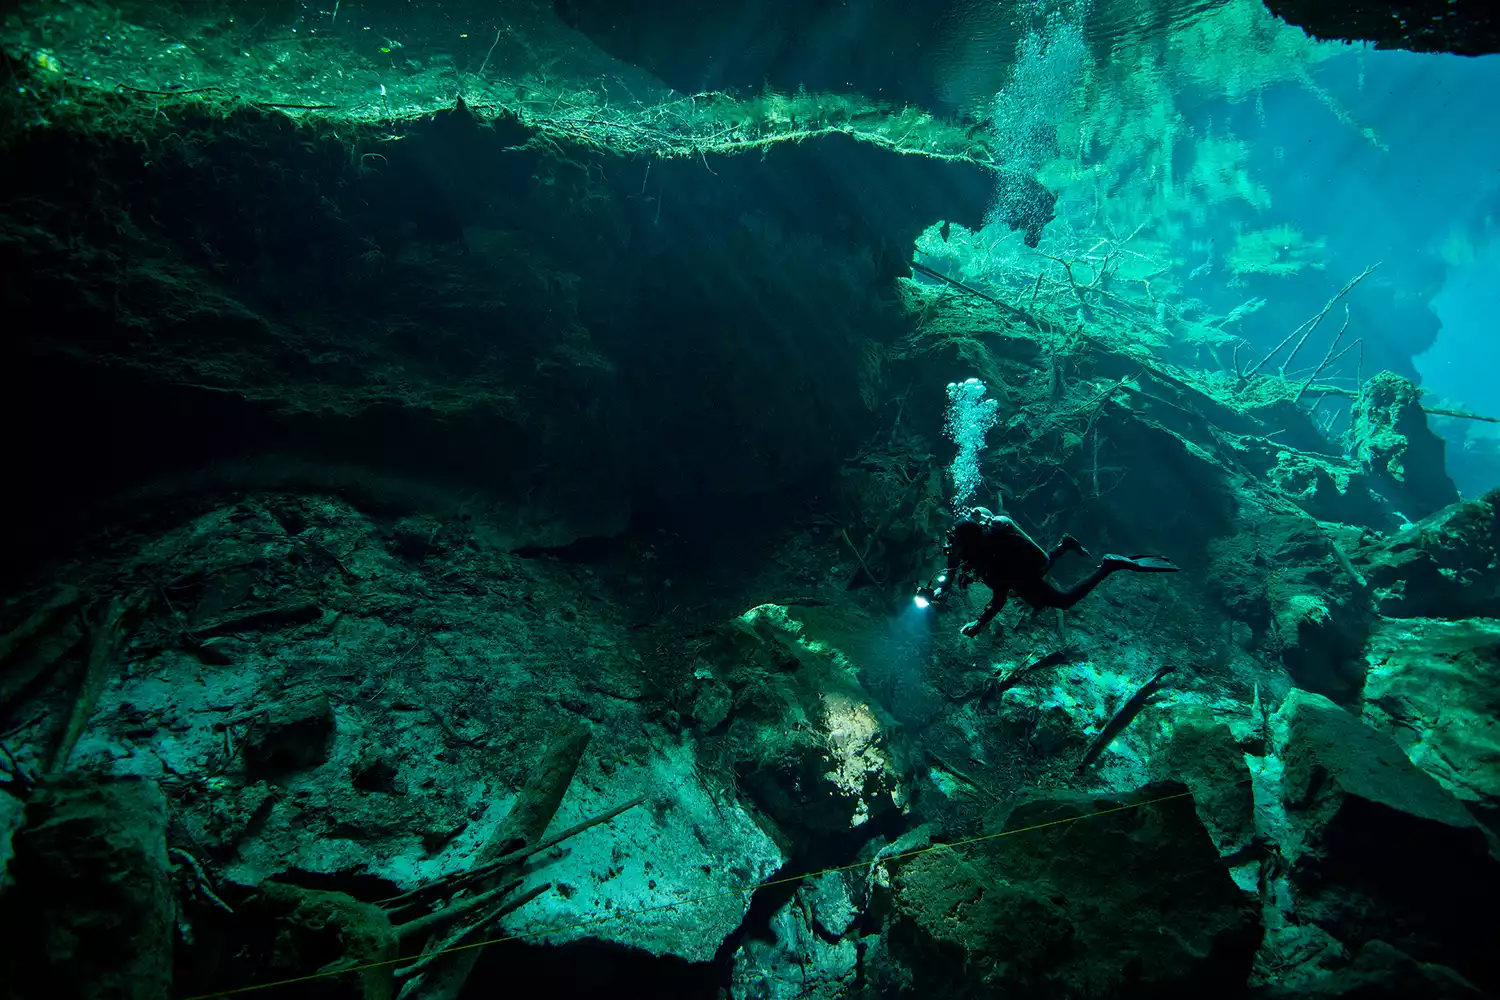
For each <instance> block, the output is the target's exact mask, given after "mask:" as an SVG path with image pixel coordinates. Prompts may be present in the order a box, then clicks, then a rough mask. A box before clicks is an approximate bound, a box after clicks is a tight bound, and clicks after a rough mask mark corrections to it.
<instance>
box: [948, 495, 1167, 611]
mask: <svg viewBox="0 0 1500 1000" xmlns="http://www.w3.org/2000/svg"><path fill="white" fill-rule="evenodd" d="M948 538H949V541H948V547H947V548H948V574H949V577H950V578H951V579H954V580H960V579H962V577H961V575H960V574H963V573H964V572H965V571H967V572H968V573H971V574H972V575H973V576H975V577H977V578H978V579H979V581H980V582H981V583H983V584H984V585H985V586H986V587H989V588H990V591H991V596H990V603H989V604H988V605H986V606H985V609H984V611H983V613H981V614H980V616H979V619H978V620H977V621H972V622H970V623H969V624H967V625H965V626H964V629H963V631H964V634H965V635H975V634H976V633H978V632H979V630H980V629H982V628H984V627H985V626H986V625H988V624H989V623H990V620H991V619H993V618H994V617H995V616H996V615H998V614H999V613H1000V611H1001V609H1002V608H1004V607H1005V601H1006V598H1007V597H1008V596H1009V595H1010V594H1012V593H1013V594H1015V595H1016V596H1017V597H1019V598H1020V599H1021V600H1023V601H1025V602H1026V603H1027V604H1029V605H1030V606H1031V607H1033V608H1071V607H1072V606H1073V605H1075V604H1077V603H1078V602H1079V601H1080V600H1082V599H1083V597H1084V596H1085V595H1086V594H1088V592H1089V591H1091V590H1093V589H1094V588H1095V587H1097V586H1099V584H1100V583H1102V582H1103V581H1104V578H1105V577H1107V576H1109V575H1110V574H1111V573H1115V572H1118V571H1120V570H1133V571H1135V572H1137V573H1175V572H1176V571H1177V567H1176V566H1174V565H1172V563H1171V562H1170V561H1168V560H1166V559H1163V558H1161V557H1159V556H1117V555H1107V556H1105V557H1104V559H1103V561H1102V562H1100V564H1099V566H1098V567H1097V568H1096V569H1095V570H1094V571H1093V572H1092V573H1090V574H1089V575H1088V576H1087V577H1085V578H1084V579H1083V580H1081V581H1080V582H1078V583H1076V584H1074V585H1073V586H1071V587H1068V588H1067V589H1065V590H1063V589H1059V588H1057V587H1055V586H1053V585H1052V584H1051V583H1048V582H1047V579H1046V577H1047V573H1048V572H1049V571H1050V570H1051V569H1052V567H1053V565H1054V564H1055V563H1056V562H1057V560H1058V559H1059V558H1060V557H1061V556H1062V555H1063V553H1065V552H1069V551H1072V552H1077V553H1079V554H1080V555H1088V550H1087V549H1085V548H1084V547H1083V545H1082V544H1080V543H1079V541H1078V539H1076V538H1074V537H1073V536H1072V535H1064V536H1063V538H1062V541H1060V542H1058V543H1057V544H1056V545H1055V546H1053V548H1052V551H1051V552H1048V551H1046V550H1044V549H1043V548H1042V547H1041V546H1040V545H1038V544H1037V543H1036V542H1034V541H1032V540H1031V536H1029V535H1027V534H1026V532H1024V531H1022V530H1021V527H1020V525H1018V524H1016V522H1014V521H1012V520H1011V519H1010V518H1008V517H1003V516H1001V517H995V516H993V515H990V514H989V513H988V512H987V511H984V510H983V509H982V508H976V510H975V512H974V513H973V514H971V515H970V516H968V517H965V518H963V519H962V520H960V521H959V522H958V523H957V524H956V525H954V527H953V531H952V532H951V533H950V534H949V536H948Z"/></svg>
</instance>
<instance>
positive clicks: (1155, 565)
mask: <svg viewBox="0 0 1500 1000" xmlns="http://www.w3.org/2000/svg"><path fill="white" fill-rule="evenodd" d="M1104 562H1105V565H1113V566H1118V567H1119V568H1120V569H1128V570H1133V571H1135V572H1137V573H1176V572H1177V564H1176V563H1174V562H1172V560H1170V559H1168V558H1166V557H1165V556H1142V555H1135V556H1116V555H1108V556H1105V557H1104Z"/></svg>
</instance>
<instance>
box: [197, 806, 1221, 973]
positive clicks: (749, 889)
mask: <svg viewBox="0 0 1500 1000" xmlns="http://www.w3.org/2000/svg"><path fill="white" fill-rule="evenodd" d="M1192 794H1193V793H1192V792H1190V791H1187V792H1173V793H1172V794H1171V795H1163V796H1160V797H1159V798H1154V799H1147V800H1146V801H1144V802H1132V803H1130V804H1129V805H1124V806H1112V807H1110V808H1109V809H1100V810H1099V811H1098V812H1091V813H1084V814H1083V815H1082V816H1068V817H1065V818H1063V819H1052V820H1048V821H1047V822H1045V823H1035V824H1033V825H1031V826H1023V827H1020V828H1019V829H1015V830H1001V831H1000V832H999V833H987V834H985V835H984V836H982V837H970V838H969V839H968V840H959V841H955V842H954V843H952V844H933V845H932V846H930V847H919V848H916V849H914V850H910V851H902V852H901V853H900V854H891V855H888V856H886V857H883V858H876V859H874V860H872V861H858V862H855V863H854V864H852V865H840V866H838V867H836V868H824V869H822V870H821V871H815V872H806V873H804V874H802V875H788V876H785V877H783V878H773V879H771V880H769V881H766V882H757V883H755V884H754V885H750V886H745V887H742V888H739V889H724V890H722V891H720V892H711V893H709V894H707V895H705V896H694V897H692V898H689V899H680V900H677V901H676V902H673V903H661V904H659V905H657V906H647V907H644V908H642V909H639V910H627V911H621V912H616V913H612V914H610V915H609V916H607V917H590V918H588V919H587V920H579V921H577V922H575V923H571V924H561V925H559V926H557V927H548V928H546V929H545V930H539V931H527V932H525V933H521V934H508V935H506V936H505V937H498V938H490V939H488V940H486V941H473V942H470V943H469V944H461V945H456V946H454V947H452V948H446V949H444V950H443V951H440V952H434V953H433V954H436V955H449V954H453V953H454V952H459V951H468V950H469V949H470V948H485V947H488V946H489V945H492V944H503V943H505V942H507V941H522V940H525V939H527V938H539V937H545V936H546V935H548V934H558V933H561V932H562V931H572V930H579V929H581V928H584V927H596V926H598V925H599V924H604V923H608V922H609V921H611V920H620V919H622V918H624V917H639V916H643V915H645V914H647V913H656V912H657V911H659V910H672V909H676V908H677V907H679V906H691V905H693V904H694V903H704V902H707V901H708V900H710V899H721V898H723V897H725V896H736V895H744V894H747V893H753V892H755V891H756V890H757V889H764V888H766V887H767V886H773V885H785V884H786V883H788V882H801V881H802V880H803V879H807V878H817V877H818V876H819V875H832V874H834V873H836V872H847V871H853V870H854V869H856V868H868V867H870V866H871V865H878V864H884V863H885V862H887V861H899V860H901V859H902V858H911V857H915V856H917V855H918V854H927V853H929V852H930V851H938V850H942V849H944V848H951V847H967V846H968V845H970V844H978V843H981V842H983V841H986V840H998V839H999V838H1001V837H1011V836H1014V835H1016V834H1018V833H1031V832H1033V831H1035V830H1045V829H1046V828H1047V827H1051V826H1063V825H1065V824H1067V823H1076V822H1078V821H1079V820H1081V819H1093V818H1094V817H1096V816H1108V815H1109V814H1110V813H1118V812H1125V811H1126V810H1129V809H1140V808H1142V807H1144V806H1153V805H1156V804H1157V803H1160V802H1171V801H1172V800H1173V799H1185V798H1188V797H1189V796H1191V795H1192ZM423 957H427V956H423ZM411 961H414V957H413V956H410V955H408V956H407V957H405V958H389V959H386V960H385V961H383V962H368V963H366V964H364V965H352V966H350V967H349V968H347V969H331V970H327V971H322V972H314V973H310V974H309V975H306V976H297V977H295V978H293V979H278V980H277V981H276V982H273V983H261V984H259V985H257V986H239V987H236V988H235V989H232V990H220V991H219V992H217V993H200V994H198V995H196V996H190V997H183V998H182V1000H214V998H215V997H228V996H238V995H239V994H241V993H252V992H254V991H256V990H270V989H275V988H277V987H279V986H291V985H293V984H295V983H306V982H310V981H312V980H314V979H326V978H328V977H329V976H342V975H347V974H348V973H351V972H363V971H364V970H366V969H380V968H384V967H385V966H388V965H404V964H406V963H408V962H411Z"/></svg>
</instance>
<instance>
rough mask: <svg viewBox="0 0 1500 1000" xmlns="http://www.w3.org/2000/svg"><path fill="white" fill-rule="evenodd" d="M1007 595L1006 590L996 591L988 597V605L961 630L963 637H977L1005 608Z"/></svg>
mask: <svg viewBox="0 0 1500 1000" xmlns="http://www.w3.org/2000/svg"><path fill="white" fill-rule="evenodd" d="M1008 594H1009V591H1006V590H996V591H994V592H993V593H992V594H991V596H990V603H988V604H986V605H985V606H984V610H983V611H981V612H980V613H979V617H978V618H976V619H974V620H973V621H971V622H969V624H967V625H965V626H964V627H963V629H962V630H961V631H962V632H963V634H964V635H970V636H973V635H978V634H979V633H980V631H981V630H983V628H984V627H985V626H986V625H988V624H989V623H990V622H991V621H993V620H994V617H995V616H996V615H998V614H999V613H1000V611H1001V610H1002V609H1003V608H1004V607H1005V598H1006V597H1007V595H1008Z"/></svg>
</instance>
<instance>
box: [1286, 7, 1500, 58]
mask: <svg viewBox="0 0 1500 1000" xmlns="http://www.w3.org/2000/svg"><path fill="white" fill-rule="evenodd" d="M1265 4H1266V6H1267V7H1268V8H1270V10H1271V13H1273V14H1275V15H1276V16H1277V17H1280V18H1284V19H1285V20H1287V21H1289V22H1290V23H1292V24H1295V25H1297V26H1298V27H1300V28H1302V29H1303V30H1304V31H1306V32H1307V33H1308V34H1309V35H1312V36H1313V37H1315V38H1342V39H1345V40H1346V41H1351V42H1355V41H1365V42H1374V43H1375V45H1376V47H1377V48H1382V49H1410V50H1411V51H1413V52H1452V53H1454V54H1456V55H1461V56H1478V55H1485V54H1487V53H1491V52H1500V15H1497V14H1496V12H1495V7H1494V5H1493V4H1490V3H1488V2H1487V0H1371V2H1366V3H1360V4H1326V3H1319V2H1317V0H1265Z"/></svg>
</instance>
